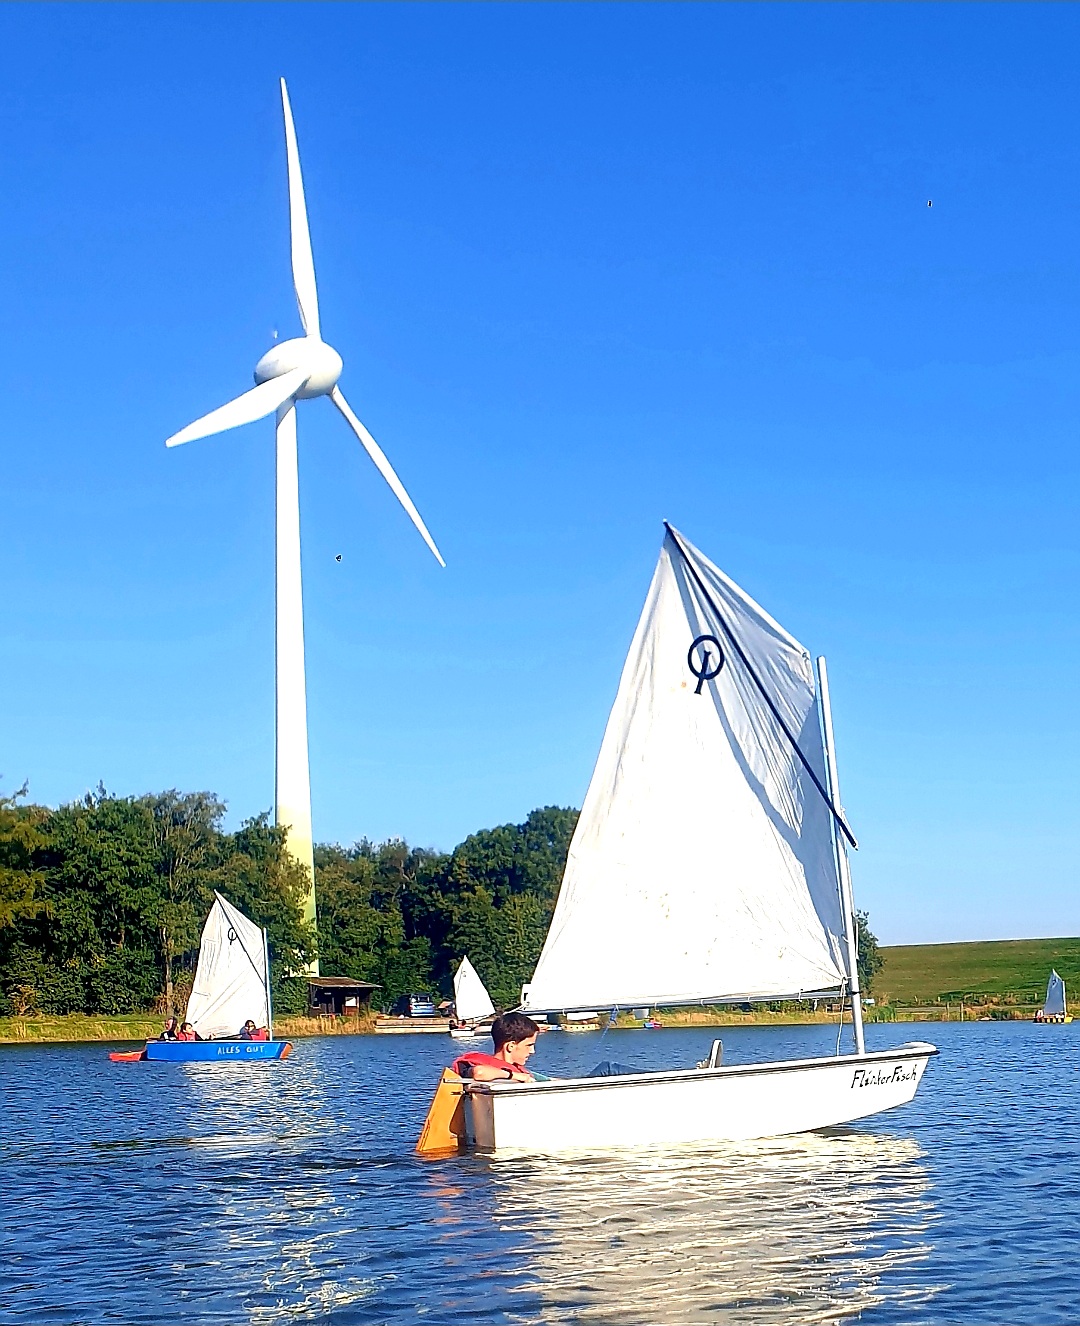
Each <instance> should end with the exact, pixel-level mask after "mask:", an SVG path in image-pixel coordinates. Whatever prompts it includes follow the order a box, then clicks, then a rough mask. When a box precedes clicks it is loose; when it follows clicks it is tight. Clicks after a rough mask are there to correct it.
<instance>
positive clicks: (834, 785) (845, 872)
mask: <svg viewBox="0 0 1080 1326" xmlns="http://www.w3.org/2000/svg"><path fill="white" fill-rule="evenodd" d="M817 671H818V689H819V691H820V692H821V725H822V729H823V733H824V737H825V762H826V766H827V768H828V772H829V791H830V792H831V793H832V798H833V802H834V804H835V805H836V806H837V807H838V808H839V806H840V783H839V780H838V778H837V776H836V746H835V742H834V740H833V725H832V705H831V704H830V703H829V674H828V671H827V669H826V667H825V657H824V655H821V656H820V657H819V658H818V661H817ZM841 813H842V812H841ZM833 837H834V839H835V841H836V860H837V865H838V866H839V871H840V908H841V912H842V914H843V918H844V934H845V936H846V937H847V954H848V963H847V965H848V981H849V982H850V986H851V1022H852V1027H853V1029H854V1031H855V1051H856V1053H857V1054H865V1053H866V1041H865V1039H864V1038H863V1020H862V991H861V990H860V989H859V946H858V939H857V933H858V932H857V930H856V925H855V902H854V898H853V896H852V892H851V869H850V867H849V864H848V854H847V843H846V842H844V840H843V838H841V836H840V835H839V834H838V833H836V832H835V830H834V833H833Z"/></svg>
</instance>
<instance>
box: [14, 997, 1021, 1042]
mask: <svg viewBox="0 0 1080 1326" xmlns="http://www.w3.org/2000/svg"><path fill="white" fill-rule="evenodd" d="M990 1009H993V1010H994V1011H995V1012H996V1013H997V1016H993V1015H992V1014H991V1013H990ZM1033 1012H1034V1009H1026V1008H1017V1007H1015V1006H1006V1007H1004V1008H1003V1007H1002V1006H1001V1005H990V1006H978V1005H977V1006H976V1007H975V1008H972V1007H970V1006H964V1008H963V1010H962V1012H961V1008H960V1006H959V1005H956V1004H953V1005H923V1006H921V1007H919V1008H917V1009H912V1008H901V1009H895V1008H892V1007H888V1006H886V1007H879V1008H867V1009H864V1012H863V1016H864V1020H865V1021H866V1022H867V1023H881V1022H890V1023H892V1022H896V1023H901V1022H902V1023H908V1024H919V1023H923V1022H978V1021H993V1022H999V1021H1013V1022H1030V1021H1031V1018H1032V1014H1033ZM606 1020H607V1018H606V1015H605V1016H604V1018H602V1019H601V1020H600V1021H601V1026H602V1025H603V1024H604V1023H605V1022H606ZM163 1021H164V1019H163V1018H162V1017H159V1016H149V1015H147V1014H131V1015H125V1016H115V1017H106V1016H104V1015H102V1016H95V1015H93V1014H87V1013H69V1014H66V1015H63V1016H60V1015H58V1016H56V1017H29V1016H27V1017H0V1045H47V1044H57V1045H59V1044H93V1043H95V1042H96V1043H106V1042H112V1043H117V1044H122V1043H138V1042H140V1041H147V1040H156V1039H157V1036H158V1035H159V1033H160V1031H161V1027H162V1024H163ZM660 1021H661V1022H662V1024H663V1026H662V1027H660V1028H658V1029H657V1031H654V1032H652V1033H651V1034H653V1035H656V1034H659V1033H660V1032H662V1031H663V1030H664V1029H666V1028H671V1029H675V1028H685V1027H702V1028H704V1027H741V1026H747V1027H754V1026H758V1027H762V1026H766V1027H767V1026H804V1025H806V1026H812V1025H824V1026H836V1025H838V1023H839V1021H840V1015H839V1014H838V1013H828V1012H825V1011H824V1010H821V1011H819V1012H817V1013H814V1012H811V1011H809V1010H807V1011H805V1012H801V1011H797V1010H791V1011H786V1010H785V1011H774V1010H771V1009H770V1010H765V1009H762V1010H759V1011H757V1012H753V1013H743V1012H738V1011H732V1012H726V1011H725V1012H721V1011H720V1010H716V1009H711V1008H710V1009H680V1010H672V1011H670V1012H665V1013H663V1014H661V1016H660ZM843 1021H844V1024H845V1025H850V1024H851V1015H850V1012H845V1014H844V1016H843ZM417 1030H418V1031H419V1030H420V1028H417ZM615 1030H619V1031H625V1030H638V1031H641V1030H643V1028H642V1026H641V1022H640V1020H639V1019H636V1018H631V1017H630V1016H629V1014H620V1015H619V1018H618V1020H617V1021H616V1023H615ZM274 1033H275V1037H276V1039H278V1040H300V1039H304V1038H305V1037H309V1036H363V1035H375V1034H377V1033H376V1019H375V1018H374V1017H370V1018H360V1019H355V1018H348V1019H342V1018H332V1017H283V1018H279V1019H276V1021H275V1026H274ZM444 1034H445V1033H444Z"/></svg>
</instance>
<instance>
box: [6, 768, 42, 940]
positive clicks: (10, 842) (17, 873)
mask: <svg viewBox="0 0 1080 1326" xmlns="http://www.w3.org/2000/svg"><path fill="white" fill-rule="evenodd" d="M25 796H26V788H25V786H24V787H22V788H20V790H19V791H18V792H16V793H15V795H14V796H10V797H4V796H0V930H5V929H7V928H8V927H9V926H13V925H14V924H15V922H16V921H18V920H21V919H24V918H26V917H34V916H40V915H41V913H42V912H43V911H45V902H44V901H43V899H41V898H40V897H39V896H38V890H39V889H40V887H41V883H42V877H41V872H40V871H38V870H35V869H34V868H33V859H34V853H35V851H37V850H38V849H39V848H40V847H41V846H42V845H43V843H44V838H43V837H42V835H41V832H40V828H39V826H40V824H41V821H42V819H43V818H44V811H42V810H41V808H40V807H39V806H20V805H19V801H20V800H21V799H22V798H23V797H25Z"/></svg>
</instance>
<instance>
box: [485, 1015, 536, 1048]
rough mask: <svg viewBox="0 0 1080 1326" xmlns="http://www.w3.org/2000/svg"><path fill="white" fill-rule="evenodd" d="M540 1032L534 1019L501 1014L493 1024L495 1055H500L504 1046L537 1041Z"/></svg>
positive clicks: (492, 1033) (492, 1036) (492, 1035)
mask: <svg viewBox="0 0 1080 1326" xmlns="http://www.w3.org/2000/svg"><path fill="white" fill-rule="evenodd" d="M539 1030H540V1028H539V1027H538V1026H537V1024H536V1023H535V1022H534V1021H533V1020H532V1018H527V1017H526V1016H525V1014H524V1013H503V1014H501V1015H500V1016H499V1017H497V1018H496V1019H495V1021H494V1022H493V1023H492V1024H491V1039H492V1040H493V1041H494V1042H495V1053H496V1054H498V1052H499V1051H500V1050H501V1049H502V1048H503V1046H504V1045H512V1044H514V1043H518V1044H520V1043H521V1042H523V1041H527V1040H533V1041H535V1039H536V1033H537V1032H538V1031H539Z"/></svg>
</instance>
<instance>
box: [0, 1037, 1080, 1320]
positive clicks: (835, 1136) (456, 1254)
mask: <svg viewBox="0 0 1080 1326" xmlns="http://www.w3.org/2000/svg"><path fill="white" fill-rule="evenodd" d="M931 1033H932V1034H931ZM715 1034H720V1035H722V1037H723V1040H724V1047H725V1061H726V1062H729V1063H730V1062H738V1061H744V1062H745V1061H750V1060H763V1059H779V1058H788V1057H792V1056H797V1055H805V1054H821V1053H827V1052H830V1051H831V1049H832V1048H833V1046H834V1045H835V1031H832V1032H830V1030H829V1029H828V1028H824V1027H786V1028H783V1027H729V1028H724V1029H723V1030H722V1031H721V1032H720V1033H716V1032H714V1031H712V1030H709V1029H704V1030H670V1031H662V1032H641V1031H611V1032H609V1033H607V1034H606V1036H605V1037H604V1038H603V1042H602V1043H601V1040H600V1034H599V1033H589V1034H576V1035H563V1034H553V1035H551V1036H550V1037H546V1038H544V1039H543V1040H542V1041H541V1045H540V1048H539V1050H538V1053H537V1058H536V1061H535V1062H536V1064H537V1067H540V1068H543V1069H545V1070H547V1071H550V1072H552V1073H553V1074H556V1075H558V1074H560V1073H572V1072H577V1071H581V1070H582V1069H583V1068H588V1067H589V1066H591V1065H592V1064H593V1063H594V1062H595V1061H596V1060H597V1059H600V1058H610V1059H616V1060H619V1061H622V1062H624V1063H627V1064H631V1065H634V1066H640V1067H661V1066H671V1065H679V1066H688V1065H691V1064H693V1062H694V1061H695V1060H697V1059H700V1058H703V1057H704V1056H705V1054H706V1053H707V1051H708V1047H709V1044H710V1042H711V1040H712V1037H713V1036H714V1035H715ZM920 1036H925V1038H926V1039H931V1040H933V1041H935V1043H937V1044H938V1045H939V1046H940V1048H941V1051H942V1053H941V1056H940V1057H939V1058H937V1059H935V1060H933V1061H932V1062H931V1064H930V1067H929V1070H928V1073H927V1077H926V1080H925V1081H924V1083H923V1086H922V1088H921V1089H920V1093H919V1096H918V1097H917V1098H916V1101H915V1103H914V1104H913V1105H909V1106H907V1107H905V1108H904V1109H902V1110H898V1111H895V1112H893V1113H892V1114H885V1115H881V1116H879V1117H878V1118H877V1119H875V1120H868V1121H866V1122H864V1123H862V1124H859V1125H856V1126H854V1127H851V1128H845V1129H836V1130H833V1131H830V1132H828V1133H822V1134H810V1135H805V1136H802V1137H798V1138H787V1139H784V1140H780V1141H774V1142H763V1143H751V1144H745V1143H743V1144H738V1145H727V1144H725V1145H720V1146H714V1147H709V1148H699V1147H694V1148H690V1147H680V1148H672V1149H667V1150H642V1151H639V1152H633V1153H630V1152H625V1151H622V1152H612V1153H608V1154H595V1155H579V1156H572V1157H566V1158H559V1159H544V1158H538V1157H536V1158H534V1157H520V1156H518V1157H506V1158H501V1157H489V1158H484V1157H478V1156H469V1157H464V1158H454V1159H451V1160H438V1161H431V1160H426V1161H425V1160H421V1159H419V1158H417V1157H416V1156H414V1155H413V1153H412V1146H413V1144H414V1142H415V1139H416V1136H417V1133H418V1131H419V1128H420V1124H421V1121H422V1119H423V1117H424V1114H425V1112H426V1109H427V1105H428V1101H429V1098H430V1095H431V1092H432V1089H433V1086H434V1083H435V1080H436V1078H437V1076H438V1071H439V1069H440V1068H441V1067H442V1066H443V1065H444V1064H446V1063H447V1062H449V1060H450V1059H451V1058H452V1057H453V1049H452V1047H451V1042H450V1040H449V1038H448V1037H444V1036H409V1037H404V1036H387V1037H373V1036H364V1037H328V1038H325V1039H319V1040H306V1041H300V1042H298V1043H297V1047H296V1051H295V1053H294V1054H293V1056H292V1058H291V1059H290V1060H289V1061H288V1062H286V1063H280V1064H279V1063H268V1064H260V1065H251V1066H248V1067H246V1068H244V1067H240V1066H227V1065H221V1066H219V1065H216V1064H188V1065H169V1064H155V1065H151V1064H145V1063H135V1064H114V1063H111V1062H110V1061H109V1060H108V1058H107V1056H106V1050H105V1048H104V1047H102V1046H100V1045H88V1046H66V1045H65V1046H28V1047H13V1046H0V1106H2V1110H3V1115H2V1130H3V1131H2V1137H0V1194H2V1196H0V1200H2V1202H3V1211H4V1214H3V1219H2V1221H0V1323H4V1326H9V1324H10V1323H34V1326H42V1324H44V1323H60V1324H64V1326H67V1324H69V1323H98V1322H110V1323H117V1322H119V1323H125V1324H127V1326H143V1323H147V1324H150V1323H152V1324H153V1326H165V1324H168V1326H174V1324H176V1323H182V1324H187V1323H192V1324H194V1323H233V1322H238V1323H240V1322H243V1323H247V1322H252V1323H289V1322H327V1323H335V1324H340V1326H346V1324H348V1323H353V1322H356V1323H364V1324H365V1326H378V1324H379V1323H400V1322H417V1321H424V1320H427V1321H430V1322H433V1323H454V1322H461V1323H489V1322H507V1323H511V1322H512V1323H528V1322H589V1323H598V1324H601V1323H611V1326H616V1324H617V1326H623V1324H624V1323H625V1324H631V1323H632V1324H639V1323H640V1326H651V1324H653V1323H698V1322H718V1323H725V1324H727V1323H732V1324H734V1323H762V1324H763V1326H764V1324H765V1323H770V1324H771V1323H781V1322H783V1323H787V1322H791V1323H810V1322H835V1321H844V1320H848V1319H851V1318H858V1320H859V1321H860V1322H861V1323H867V1324H869V1326H876V1324H884V1323H903V1322H912V1323H931V1322H933V1323H938V1322H963V1323H974V1322H987V1323H995V1324H997V1323H1002V1322H1010V1323H1026V1322H1034V1323H1065V1322H1076V1321H1080V1266H1078V1264H1077V1261H1076V1258H1075V1248H1076V1244H1075V1231H1076V1228H1077V1226H1078V1224H1080V1163H1078V1154H1080V1152H1078V1148H1077V1143H1076V1139H1077V1136H1078V1135H1080V1127H1078V1125H1080V1109H1078V1106H1080V1080H1078V1076H1080V1075H1078V1073H1077V1062H1078V1053H1080V1023H1078V1024H1074V1025H1073V1026H1068V1027H1036V1026H1033V1025H1032V1024H1030V1023H973V1024H966V1025H959V1024H955V1023H953V1024H945V1025H931V1026H925V1027H918V1028H915V1027H910V1026H892V1027H890V1026H885V1025H882V1026H871V1027H868V1029H867V1039H868V1041H869V1042H870V1045H871V1047H872V1048H884V1047H886V1046H888V1045H895V1044H898V1043H900V1042H902V1041H904V1040H907V1039H917V1038H919V1037H920Z"/></svg>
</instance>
